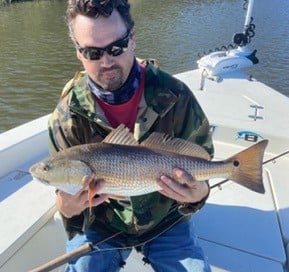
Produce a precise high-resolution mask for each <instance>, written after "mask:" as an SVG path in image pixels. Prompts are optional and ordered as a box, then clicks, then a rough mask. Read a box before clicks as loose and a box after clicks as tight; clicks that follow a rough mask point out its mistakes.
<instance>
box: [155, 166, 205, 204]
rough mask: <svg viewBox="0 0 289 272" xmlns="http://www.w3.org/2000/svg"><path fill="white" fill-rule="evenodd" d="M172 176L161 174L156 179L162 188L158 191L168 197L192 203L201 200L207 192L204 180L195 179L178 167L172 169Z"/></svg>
mask: <svg viewBox="0 0 289 272" xmlns="http://www.w3.org/2000/svg"><path fill="white" fill-rule="evenodd" d="M173 175H174V178H172V177H168V176H166V175H161V176H160V178H159V179H158V180H157V182H158V184H159V186H160V187H161V188H162V189H161V190H160V191H159V192H160V193H161V194H163V195H165V196H167V197H169V198H172V199H174V200H176V201H178V202H182V203H186V202H187V203H194V202H199V201H201V200H202V199H203V198H204V197H205V196H206V195H207V194H208V193H209V187H208V185H207V183H206V182H203V181H196V180H195V179H194V177H193V176H191V175H190V174H189V173H187V172H186V171H184V170H182V169H180V168H174V169H173Z"/></svg>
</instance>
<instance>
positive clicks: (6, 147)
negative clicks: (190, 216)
mask: <svg viewBox="0 0 289 272" xmlns="http://www.w3.org/2000/svg"><path fill="white" fill-rule="evenodd" d="M177 77H179V78H181V79H182V80H183V81H184V82H186V83H187V84H188V85H189V86H190V88H191V89H192V90H193V91H194V94H195V95H196V96H197V98H198V100H199V101H200V103H201V105H202V107H203V108H204V110H205V112H206V113H207V115H208V118H209V120H210V123H211V125H212V134H213V139H214V144H215V149H216V152H215V159H224V158H227V157H229V156H231V155H233V154H235V153H237V152H238V151H240V150H242V149H244V148H245V147H248V146H250V145H252V144H253V142H252V141H253V140H255V139H256V137H257V139H258V140H260V139H262V138H265V139H269V145H268V148H267V149H266V153H265V158H264V161H266V160H269V159H271V158H274V157H275V156H277V155H279V154H281V153H283V152H285V151H287V150H288V149H289V125H288V121H287V120H286V117H287V116H288V115H289V99H288V98H287V97H285V96H282V95H281V94H279V93H276V92H275V91H274V90H272V89H270V88H269V87H267V86H265V85H263V84H262V83H260V82H258V81H256V80H254V79H253V80H252V79H251V78H248V77H247V76H246V75H244V74H242V73H235V74H231V75H230V76H229V75H228V77H227V78H223V81H222V82H220V83H217V82H215V81H211V80H209V79H206V80H205V84H204V87H205V88H204V90H203V91H200V90H199V86H200V83H201V78H200V74H199V72H198V71H197V70H195V71H190V72H186V73H183V74H179V75H177ZM236 86H237V87H236ZM251 105H255V106H256V105H257V106H262V109H258V112H257V114H256V115H255V108H254V107H251ZM250 115H252V116H253V117H254V116H255V117H256V116H257V117H260V118H256V120H254V119H253V118H251V117H249V116H250ZM46 124H47V116H45V117H42V118H40V119H37V120H34V121H33V122H30V123H28V124H25V125H23V126H20V127H17V128H15V129H13V130H10V131H7V132H5V133H3V134H1V135H0V161H1V165H0V214H1V219H0V220H1V224H0V233H2V234H5V235H2V236H1V238H0V272H8V271H27V270H29V269H31V268H34V267H36V266H38V265H41V264H43V263H45V262H47V261H49V260H51V259H53V258H55V257H57V256H58V255H60V254H62V253H63V251H64V243H65V234H64V231H63V228H62V224H61V220H60V219H59V216H58V215H57V213H56V214H55V207H54V190H53V188H49V187H46V186H45V185H43V184H40V183H37V182H35V181H31V176H30V175H29V174H27V170H28V168H29V166H30V165H31V164H32V163H33V162H35V161H37V160H39V159H40V158H41V157H43V156H45V155H46V154H47V144H46V142H47V131H46ZM256 135H257V136H256ZM245 138H247V139H249V141H248V140H245ZM8 158H9V159H8ZM12 158H13V163H11V160H12ZM288 168H289V156H288V154H287V155H285V156H282V157H280V158H278V159H275V160H274V161H272V162H268V163H266V164H264V175H263V178H264V184H265V190H266V192H265V194H258V193H254V192H251V191H249V190H248V189H246V188H243V187H241V186H240V185H237V184H235V183H232V182H227V183H225V184H223V185H222V186H221V188H219V187H215V188H213V189H212V191H211V194H210V197H209V199H208V202H207V204H206V205H205V207H204V208H203V209H202V210H201V211H200V212H198V213H197V214H195V215H194V220H195V225H196V231H197V234H198V236H199V241H200V244H201V245H202V246H203V248H204V251H205V252H206V254H207V255H208V258H209V261H210V264H211V266H212V271H213V272H217V271H218V272H219V271H236V272H248V271H254V272H255V271H262V272H266V271H268V272H272V271H274V272H279V271H280V272H281V271H283V272H284V271H286V272H288V270H289V266H288V256H289V223H288V222H289V198H288V196H289V182H288V177H287V175H286V174H287V173H288ZM219 181H220V180H212V181H211V182H210V184H211V186H212V185H214V184H215V183H217V182H219ZM50 237H55V239H50ZM55 241H57V242H58V243H55ZM39 248H41V250H39ZM141 258H142V257H141V256H140V255H139V254H138V253H136V252H133V254H132V255H131V256H130V258H129V261H128V263H127V265H126V267H125V269H123V270H122V271H126V272H130V271H152V269H151V268H150V266H148V265H146V266H143V264H142V261H141ZM54 271H61V270H59V269H56V270H54Z"/></svg>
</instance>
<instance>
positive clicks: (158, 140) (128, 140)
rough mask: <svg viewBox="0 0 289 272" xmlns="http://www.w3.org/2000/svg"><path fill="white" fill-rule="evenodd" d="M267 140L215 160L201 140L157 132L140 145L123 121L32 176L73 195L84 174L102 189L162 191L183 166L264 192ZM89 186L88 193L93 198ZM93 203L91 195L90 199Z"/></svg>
mask: <svg viewBox="0 0 289 272" xmlns="http://www.w3.org/2000/svg"><path fill="white" fill-rule="evenodd" d="M267 143H268V141H267V140H262V141H260V142H258V143H256V144H254V145H252V146H251V147H249V148H247V149H245V150H243V151H241V152H239V153H238V154H236V155H234V156H232V157H230V158H228V159H226V160H221V161H212V160H211V158H210V155H209V154H208V153H207V151H206V150H205V149H203V148H202V147H200V146H199V145H196V144H193V143H191V142H189V141H186V140H183V139H179V138H172V137H170V136H167V135H165V134H162V133H158V132H154V133H152V134H151V135H150V136H149V137H148V138H147V139H146V140H145V141H143V142H142V143H141V144H139V143H138V142H137V141H136V140H135V139H134V137H133V135H132V134H131V133H130V132H129V130H128V129H127V128H126V127H124V126H123V125H120V126H119V127H118V128H116V129H114V130H112V132H111V133H110V134H108V136H107V137H106V138H105V139H104V140H103V141H102V142H100V143H93V144H84V145H77V146H74V147H71V148H67V149H65V150H63V151H60V152H58V153H57V154H55V155H53V156H49V157H47V158H45V159H43V160H42V161H40V162H38V163H36V164H34V165H33V166H31V168H30V173H31V174H32V176H33V177H34V178H35V179H37V180H39V181H42V182H44V183H46V184H49V185H52V186H55V187H56V188H58V189H60V190H63V191H66V192H68V193H71V194H74V193H75V192H76V191H78V190H79V189H80V188H81V187H82V182H83V181H82V180H83V177H84V176H90V175H95V177H96V178H101V179H104V181H105V182H104V187H103V188H102V189H101V191H99V192H98V193H99V194H101V193H106V194H112V195H119V196H125V197H128V196H136V195H143V194H147V193H151V192H154V191H158V190H160V189H161V188H160V187H159V186H158V184H157V182H156V181H157V179H158V178H159V176H160V175H162V174H165V175H168V176H173V171H172V169H173V168H174V167H179V168H182V169H184V170H185V171H187V172H189V173H190V174H191V175H192V176H193V177H194V178H195V179H196V180H199V181H205V180H208V179H212V178H228V179H230V180H232V181H234V182H236V183H238V184H240V185H242V186H245V187H247V188H248V189H250V190H253V191H255V192H258V193H264V192H265V189H264V186H263V179H262V163H263V156H264V151H265V148H266V146H267ZM92 190H93V186H91V188H90V189H89V191H90V198H92V197H93V194H92V193H91V191H92ZM90 202H91V199H90Z"/></svg>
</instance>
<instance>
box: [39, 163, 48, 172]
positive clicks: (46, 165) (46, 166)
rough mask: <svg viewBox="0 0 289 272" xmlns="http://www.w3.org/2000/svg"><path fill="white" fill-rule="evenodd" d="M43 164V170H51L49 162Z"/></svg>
mask: <svg viewBox="0 0 289 272" xmlns="http://www.w3.org/2000/svg"><path fill="white" fill-rule="evenodd" d="M41 166H42V170H43V171H44V172H47V171H48V170H49V165H48V164H46V163H42V164H41Z"/></svg>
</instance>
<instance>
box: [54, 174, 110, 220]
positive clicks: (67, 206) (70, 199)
mask: <svg viewBox="0 0 289 272" xmlns="http://www.w3.org/2000/svg"><path fill="white" fill-rule="evenodd" d="M91 182H93V183H94V186H93V188H94V194H97V192H98V191H99V190H100V189H101V188H102V186H103V185H104V180H102V179H95V178H94V175H91V176H87V177H85V178H84V182H83V186H82V188H81V189H80V190H79V191H78V192H77V193H75V194H74V195H71V194H68V193H66V192H63V191H60V190H57V191H56V207H57V209H58V210H59V212H60V213H62V214H63V215H64V216H65V217H66V218H71V217H73V216H75V215H79V214H80V213H81V212H82V211H83V210H85V209H86V208H88V207H89V201H88V186H89V184H90V183H91ZM107 198H108V196H107V195H106V194H102V195H99V196H98V197H97V198H93V200H92V203H91V204H92V207H95V206H98V205H100V204H101V203H103V202H104V201H105V200H107Z"/></svg>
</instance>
